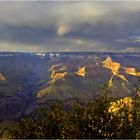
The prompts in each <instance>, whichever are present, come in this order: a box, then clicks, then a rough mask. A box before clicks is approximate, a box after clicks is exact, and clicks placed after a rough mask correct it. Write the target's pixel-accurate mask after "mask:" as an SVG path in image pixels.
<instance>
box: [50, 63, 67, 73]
mask: <svg viewBox="0 0 140 140" xmlns="http://www.w3.org/2000/svg"><path fill="white" fill-rule="evenodd" d="M66 69H67V66H66V65H64V64H62V63H60V64H56V65H52V66H51V67H50V68H49V71H54V70H55V71H63V70H66Z"/></svg>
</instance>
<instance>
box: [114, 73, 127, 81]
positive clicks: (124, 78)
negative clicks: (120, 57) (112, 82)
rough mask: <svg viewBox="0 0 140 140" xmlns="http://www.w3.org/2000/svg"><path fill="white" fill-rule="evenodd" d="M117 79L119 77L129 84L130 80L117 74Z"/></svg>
mask: <svg viewBox="0 0 140 140" xmlns="http://www.w3.org/2000/svg"><path fill="white" fill-rule="evenodd" d="M117 77H119V78H120V79H122V80H123V81H126V82H128V80H127V79H126V77H125V76H124V75H121V74H117Z"/></svg>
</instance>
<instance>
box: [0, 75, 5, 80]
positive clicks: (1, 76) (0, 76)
mask: <svg viewBox="0 0 140 140" xmlns="http://www.w3.org/2000/svg"><path fill="white" fill-rule="evenodd" d="M5 80H6V78H5V76H4V75H3V74H2V73H0V81H5Z"/></svg>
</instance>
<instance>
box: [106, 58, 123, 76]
mask: <svg viewBox="0 0 140 140" xmlns="http://www.w3.org/2000/svg"><path fill="white" fill-rule="evenodd" d="M120 66H121V65H120V63H117V62H113V61H112V59H111V57H107V58H106V60H105V61H103V67H105V68H108V69H110V70H111V71H112V73H113V75H116V74H118V70H119V68H120Z"/></svg>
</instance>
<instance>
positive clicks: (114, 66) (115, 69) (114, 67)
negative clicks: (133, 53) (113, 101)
mask: <svg viewBox="0 0 140 140" xmlns="http://www.w3.org/2000/svg"><path fill="white" fill-rule="evenodd" d="M103 67H104V68H107V69H109V70H111V71H112V74H113V76H111V78H110V80H109V82H108V85H109V87H111V86H112V85H113V81H112V80H113V78H114V76H117V77H118V78H120V79H122V80H123V81H126V82H127V81H128V80H127V79H126V78H125V76H124V75H121V74H119V69H120V67H121V64H120V63H117V62H113V61H112V59H111V57H107V58H106V60H105V61H103Z"/></svg>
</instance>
